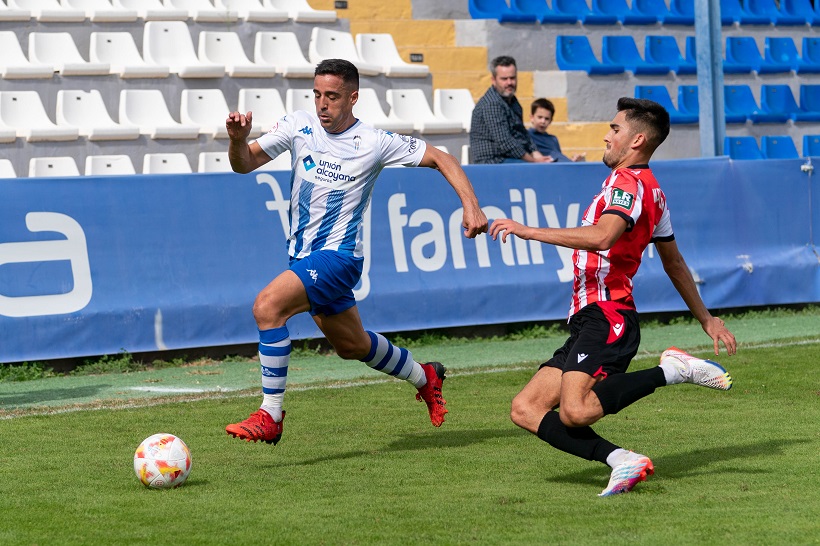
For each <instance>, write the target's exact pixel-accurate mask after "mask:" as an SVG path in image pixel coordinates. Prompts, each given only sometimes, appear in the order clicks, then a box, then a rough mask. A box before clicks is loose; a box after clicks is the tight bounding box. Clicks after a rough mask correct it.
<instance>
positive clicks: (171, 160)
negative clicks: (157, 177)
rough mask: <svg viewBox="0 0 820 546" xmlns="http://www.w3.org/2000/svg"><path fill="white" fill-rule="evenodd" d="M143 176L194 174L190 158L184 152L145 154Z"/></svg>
mask: <svg viewBox="0 0 820 546" xmlns="http://www.w3.org/2000/svg"><path fill="white" fill-rule="evenodd" d="M142 172H143V174H177V173H178V174H188V173H191V172H193V170H192V169H191V164H190V163H188V157H187V156H186V155H185V154H183V153H182V152H171V153H158V154H145V155H144V156H143V157H142Z"/></svg>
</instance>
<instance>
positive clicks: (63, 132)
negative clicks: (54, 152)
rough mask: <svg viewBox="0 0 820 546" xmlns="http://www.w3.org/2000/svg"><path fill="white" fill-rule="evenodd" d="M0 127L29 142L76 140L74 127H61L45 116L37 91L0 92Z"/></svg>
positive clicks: (78, 134)
mask: <svg viewBox="0 0 820 546" xmlns="http://www.w3.org/2000/svg"><path fill="white" fill-rule="evenodd" d="M0 125H5V126H6V127H13V128H14V129H15V130H16V131H17V137H18V138H24V139H26V140H27V141H29V142H37V141H44V140H45V141H60V140H77V139H78V138H79V136H80V131H79V130H78V129H77V128H76V127H61V126H59V125H57V124H55V123H54V122H53V121H51V119H50V118H49V117H48V114H46V109H45V107H44V106H43V102H42V101H41V100H40V95H39V94H38V93H37V91H0Z"/></svg>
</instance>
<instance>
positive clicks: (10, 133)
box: [0, 116, 17, 142]
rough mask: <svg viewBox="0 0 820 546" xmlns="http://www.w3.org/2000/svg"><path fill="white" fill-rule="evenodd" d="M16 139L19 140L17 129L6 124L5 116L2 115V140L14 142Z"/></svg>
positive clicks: (0, 125) (0, 140) (0, 137)
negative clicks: (4, 121)
mask: <svg viewBox="0 0 820 546" xmlns="http://www.w3.org/2000/svg"><path fill="white" fill-rule="evenodd" d="M15 140H17V130H16V129H14V128H13V127H8V126H7V125H5V124H4V123H3V116H0V142H14V141H15Z"/></svg>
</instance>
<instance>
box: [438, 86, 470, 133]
mask: <svg viewBox="0 0 820 546" xmlns="http://www.w3.org/2000/svg"><path fill="white" fill-rule="evenodd" d="M473 108H475V102H474V101H473V95H472V93H470V90H469V89H436V90H434V91H433V113H434V114H435V115H436V116H437V117H439V118H442V119H449V120H452V121H460V122H461V124H462V126H463V127H464V130H465V131H467V132H468V133H469V132H470V123H472V119H473Z"/></svg>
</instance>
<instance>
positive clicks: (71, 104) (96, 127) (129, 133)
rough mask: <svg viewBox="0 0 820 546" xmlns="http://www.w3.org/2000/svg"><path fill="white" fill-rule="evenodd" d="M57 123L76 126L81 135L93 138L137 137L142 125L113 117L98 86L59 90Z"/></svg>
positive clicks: (129, 138)
mask: <svg viewBox="0 0 820 546" xmlns="http://www.w3.org/2000/svg"><path fill="white" fill-rule="evenodd" d="M57 124H58V125H61V126H67V127H76V128H77V130H78V131H79V133H80V136H83V137H85V138H87V139H88V140H91V141H96V140H135V139H137V138H139V135H140V130H139V127H136V126H127V125H120V124H119V123H117V122H115V121H114V120H113V119H112V118H111V116H110V115H109V114H108V110H107V109H106V107H105V103H104V102H103V98H102V95H101V94H100V91H99V90H97V89H92V90H91V91H82V90H66V89H61V90H59V91H58V92H57Z"/></svg>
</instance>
